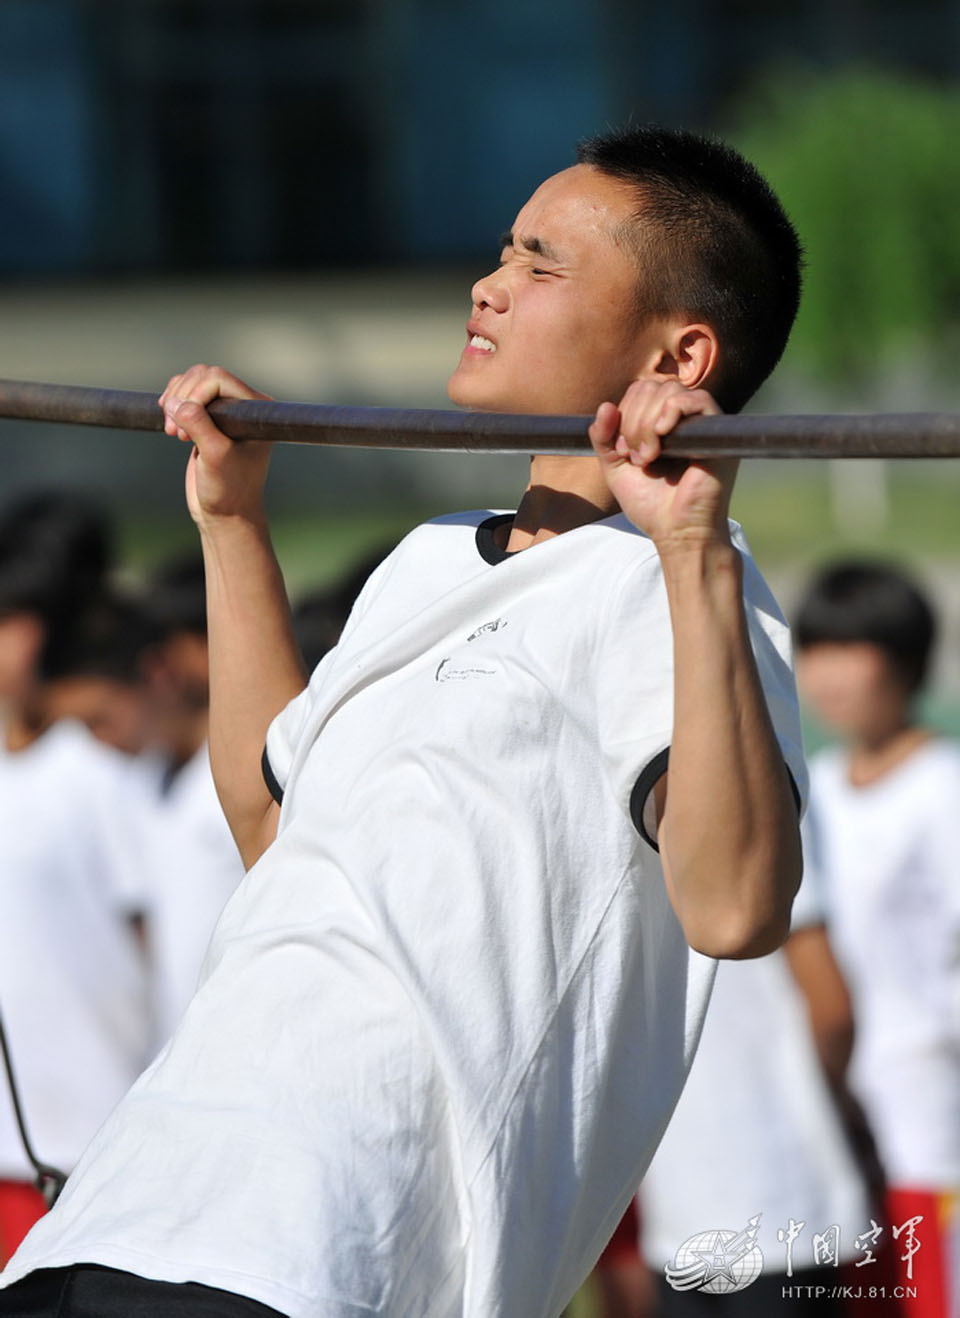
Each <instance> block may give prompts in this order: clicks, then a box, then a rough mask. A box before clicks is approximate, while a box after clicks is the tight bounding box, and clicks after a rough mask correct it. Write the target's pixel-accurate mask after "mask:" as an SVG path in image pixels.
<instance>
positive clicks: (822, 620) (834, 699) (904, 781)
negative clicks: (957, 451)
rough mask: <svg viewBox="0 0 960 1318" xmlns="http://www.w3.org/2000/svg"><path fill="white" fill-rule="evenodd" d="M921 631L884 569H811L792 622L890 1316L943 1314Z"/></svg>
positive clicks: (919, 613)
mask: <svg viewBox="0 0 960 1318" xmlns="http://www.w3.org/2000/svg"><path fill="white" fill-rule="evenodd" d="M935 631H936V620H935V615H934V612H933V609H932V607H931V605H930V602H929V601H928V600H927V598H926V597H925V596H924V594H923V593H922V592H921V591H920V589H919V588H918V587H917V586H916V584H915V583H914V582H913V581H911V580H910V579H909V577H908V576H907V575H906V574H905V573H904V572H903V571H901V570H900V569H899V568H897V567H894V566H888V565H885V564H879V563H869V562H860V561H848V562H839V563H835V564H833V565H830V566H828V567H826V568H824V569H823V570H822V571H821V572H820V574H819V575H818V576H817V577H816V579H815V580H814V581H813V583H812V585H811V586H810V588H809V590H808V592H807V594H806V595H805V597H804V599H803V601H802V603H801V604H800V607H799V610H798V613H797V619H796V639H797V645H798V647H799V657H798V665H797V667H798V677H799V681H800V684H801V690H802V692H803V694H804V695H805V697H806V699H807V701H808V702H809V704H810V706H811V707H812V709H813V711H814V712H815V714H816V715H817V717H818V719H819V720H820V721H821V722H822V723H823V725H824V726H825V727H826V728H827V729H829V731H830V732H832V733H833V734H835V735H836V736H837V737H838V738H839V739H840V744H839V745H837V746H834V747H832V748H830V749H827V750H824V751H822V752H820V753H819V754H818V755H816V756H815V757H814V758H813V760H812V763H811V780H812V781H811V798H810V809H809V813H808V816H807V821H806V824H805V838H804V854H805V863H806V868H807V871H808V872H811V873H812V874H813V875H814V876H815V879H816V881H817V883H818V884H819V885H820V887H821V889H822V893H823V902H824V909H825V911H826V914H827V919H828V927H829V931H830V937H831V940H832V942H833V945H834V947H835V949H836V953H837V958H838V961H839V963H840V965H841V968H842V970H843V973H844V975H845V976H846V978H847V981H848V983H849V986H850V992H851V996H852V1000H853V1007H854V1018H855V1022H856V1040H855V1045H854V1050H853V1056H852V1059H851V1064H850V1080H849V1082H850V1087H851V1089H852V1090H853V1092H854V1094H855V1095H856V1096H857V1098H858V1099H859V1101H860V1102H861V1104H862V1105H863V1108H864V1111H865V1112H866V1115H867V1118H868V1120H869V1122H870V1125H871V1127H872V1130H873V1133H874V1137H875V1139H876V1144H877V1150H878V1153H879V1156H880V1160H881V1163H882V1166H883V1170H884V1172H885V1175H886V1177H887V1181H888V1189H887V1196H886V1199H887V1204H886V1206H887V1220H888V1222H889V1227H890V1231H891V1233H892V1235H893V1241H892V1243H893V1244H894V1246H895V1253H896V1257H897V1260H898V1269H899V1277H898V1280H899V1281H900V1282H901V1283H905V1284H910V1285H913V1286H916V1291H917V1294H916V1298H915V1299H912V1300H911V1299H908V1300H907V1301H905V1307H906V1311H907V1312H908V1313H909V1314H911V1315H922V1316H923V1318H947V1315H950V1318H954V1315H955V1307H951V1305H952V1306H956V1305H957V1304H958V1303H960V1296H958V1292H957V1284H958V1276H960V1270H958V1257H957V1229H956V1228H957V1211H958V1194H960V747H958V746H957V744H956V743H954V742H953V741H951V740H949V739H948V738H946V737H944V736H940V735H938V734H937V733H936V732H935V731H934V730H933V729H931V728H928V727H926V726H924V725H923V723H922V722H921V721H920V720H919V718H918V716H917V712H916V707H915V702H916V700H917V697H918V696H919V695H920V693H921V691H922V689H923V686H924V683H925V680H926V675H927V670H928V664H929V659H930V654H931V649H932V646H933V641H934V636H935Z"/></svg>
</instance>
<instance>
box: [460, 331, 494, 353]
mask: <svg viewBox="0 0 960 1318" xmlns="http://www.w3.org/2000/svg"><path fill="white" fill-rule="evenodd" d="M467 347H468V348H472V349H473V350H474V352H486V353H494V352H496V351H497V345H496V344H495V343H494V342H493V340H492V339H486V338H484V336H483V335H482V334H471V335H470V337H469V338H468V339H467Z"/></svg>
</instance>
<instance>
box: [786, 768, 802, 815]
mask: <svg viewBox="0 0 960 1318" xmlns="http://www.w3.org/2000/svg"><path fill="white" fill-rule="evenodd" d="M783 767H784V768H785V769H786V771H787V778H788V779H789V782H790V791H791V792H792V793H793V804H794V805H795V806H796V807H797V818H798V819H799V817H800V813H801V811H802V810H803V801H802V800H801V797H800V788H799V787H798V786H797V784H796V782H795V780H794V777H793V774H792V773H791V772H790V765H789V764H787V763H786V761H784V765H783Z"/></svg>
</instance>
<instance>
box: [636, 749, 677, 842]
mask: <svg viewBox="0 0 960 1318" xmlns="http://www.w3.org/2000/svg"><path fill="white" fill-rule="evenodd" d="M669 759H670V747H669V746H667V747H665V748H664V749H663V750H662V751H660V752H659V753H658V754H657V755H655V756H654V757H653V759H652V760H651V761H650V763H649V764H648V765H647V766H646V768H645V769H644V770H643V771H642V773H641V774H640V777H639V778H638V779H637V781H636V782H635V783H634V785H633V791H632V792H631V793H630V818H631V819H632V820H633V826H634V828H635V829H636V830H637V832H638V833H639V834H640V836H641V837H642V838H643V840H644V842H646V843H647V844H648V845H649V846H651V847H653V849H654V851H659V850H660V848H659V846H658V845H657V840H656V838H652V837H651V836H650V834H649V833H648V832H647V829H646V825H645V824H644V822H643V807H644V806H645V805H646V804H647V797H648V796H649V795H650V793H651V792H652V791H653V789H654V787H655V786H656V783H657V780H658V779H659V778H662V777H663V775H664V774H665V773H666V771H667V763H668V761H669Z"/></svg>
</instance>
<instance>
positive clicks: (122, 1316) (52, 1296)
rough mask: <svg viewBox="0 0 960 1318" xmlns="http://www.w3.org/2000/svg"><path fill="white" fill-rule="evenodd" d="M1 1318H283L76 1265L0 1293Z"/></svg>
mask: <svg viewBox="0 0 960 1318" xmlns="http://www.w3.org/2000/svg"><path fill="white" fill-rule="evenodd" d="M0 1315H2V1316H3V1318H283V1315H282V1314H280V1313H278V1311H277V1310H276V1309H270V1308H268V1307H267V1306H266V1305H265V1304H258V1303H257V1301H256V1300H248V1299H247V1298H246V1297H245V1296H243V1295H234V1294H233V1292H232V1291H221V1290H217V1289H216V1288H215V1287H213V1286H201V1285H200V1284H199V1283H198V1282H195V1281H188V1282H184V1283H182V1284H180V1283H176V1282H171V1281H150V1280H149V1279H148V1278H146V1277H138V1276H135V1275H134V1273H132V1272H119V1271H117V1270H116V1269H115V1268H101V1267H98V1266H96V1265H94V1264H92V1263H78V1264H75V1265H74V1266H73V1267H71V1268H41V1269H40V1270H39V1271H37V1272H31V1273H30V1274H29V1276H26V1277H24V1278H23V1279H22V1281H17V1282H14V1284H13V1285H12V1286H8V1287H7V1288H6V1290H0Z"/></svg>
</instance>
